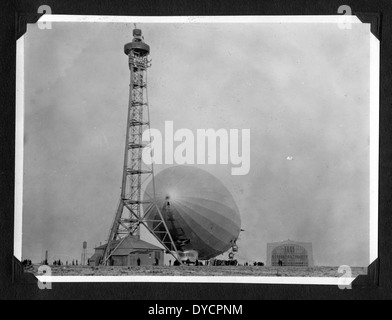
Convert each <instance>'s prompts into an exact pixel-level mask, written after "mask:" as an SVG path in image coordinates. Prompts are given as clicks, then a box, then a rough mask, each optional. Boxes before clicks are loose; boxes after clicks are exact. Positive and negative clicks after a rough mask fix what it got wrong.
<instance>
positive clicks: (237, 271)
mask: <svg viewBox="0 0 392 320" xmlns="http://www.w3.org/2000/svg"><path fill="white" fill-rule="evenodd" d="M38 267H39V265H34V266H33V267H32V268H30V269H29V270H26V271H27V272H32V273H34V274H35V275H37V273H38ZM51 268H52V276H255V277H276V276H281V277H341V276H342V274H341V273H338V267H313V268H303V267H302V268H301V267H265V266H263V267H261V266H197V267H196V266H178V267H173V266H171V267H169V266H145V267H143V266H142V267H88V266H61V267H59V266H51ZM351 270H352V277H357V276H358V275H361V274H367V268H363V267H353V268H351Z"/></svg>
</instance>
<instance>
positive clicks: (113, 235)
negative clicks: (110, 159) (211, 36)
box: [101, 29, 178, 264]
mask: <svg viewBox="0 0 392 320" xmlns="http://www.w3.org/2000/svg"><path fill="white" fill-rule="evenodd" d="M124 53H125V54H126V55H127V56H128V59H129V69H130V77H131V78H130V90H129V104H128V115H127V131H126V140H125V152H124V168H123V175H122V185H121V197H120V201H119V204H118V207H117V210H116V213H115V217H114V221H113V224H112V227H111V229H110V233H109V237H108V243H107V246H106V249H105V253H104V256H103V259H102V261H101V263H102V264H107V262H108V259H109V258H110V255H111V252H113V251H114V250H115V249H116V247H115V248H113V243H117V242H118V241H117V242H115V241H116V240H123V239H125V237H126V236H128V235H132V236H136V237H140V225H144V226H145V227H146V229H147V230H148V231H150V232H151V234H152V235H154V236H155V238H156V239H157V240H158V241H159V242H160V243H161V244H162V245H163V246H164V248H165V249H166V250H167V252H168V253H171V254H173V252H172V250H171V249H173V248H174V250H173V251H174V252H175V255H174V254H173V256H174V257H175V258H176V259H178V258H177V257H178V252H177V248H176V247H175V245H174V242H173V239H172V237H171V235H170V233H169V231H168V228H167V226H166V223H165V221H164V219H163V217H162V213H161V212H160V210H159V208H158V206H156V204H155V203H154V199H155V194H154V195H150V199H142V192H143V186H144V184H145V182H146V181H147V180H148V179H153V185H154V170H153V165H150V166H148V165H146V164H145V163H144V162H143V160H142V154H143V149H144V148H145V147H146V146H147V145H148V143H145V142H143V139H142V135H143V132H144V131H145V130H146V129H149V128H150V114H149V106H148V95H147V69H148V68H149V67H150V66H151V63H150V61H149V60H148V55H149V53H150V47H149V46H148V45H147V44H146V43H145V42H144V38H143V36H142V32H141V30H140V29H134V30H133V40H132V42H130V43H127V44H126V45H125V46H124ZM150 142H151V137H150ZM154 193H155V185H154ZM153 206H156V207H157V209H158V210H159V216H160V219H159V220H156V222H158V225H159V226H161V225H163V226H164V228H163V229H164V231H158V227H157V228H154V230H152V229H150V228H149V227H148V225H147V223H146V222H147V221H146V220H145V217H146V215H147V214H148V212H149V211H150V210H151V208H152V207H153ZM143 208H146V210H143ZM160 230H162V228H160ZM159 232H163V233H165V234H164V237H165V239H166V242H164V241H161V240H160V239H159V237H158V235H157V233H159ZM168 242H170V243H171V244H172V246H171V248H170V249H169V248H168V246H167V245H166V244H167V243H168ZM120 244H121V241H120V242H118V244H117V246H119V245H120ZM169 247H170V246H169ZM176 256H177V257H176Z"/></svg>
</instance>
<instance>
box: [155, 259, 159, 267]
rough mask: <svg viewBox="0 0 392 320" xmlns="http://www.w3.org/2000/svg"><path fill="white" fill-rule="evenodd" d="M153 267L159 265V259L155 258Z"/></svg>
mask: <svg viewBox="0 0 392 320" xmlns="http://www.w3.org/2000/svg"><path fill="white" fill-rule="evenodd" d="M155 265H156V266H157V265H159V259H158V258H155Z"/></svg>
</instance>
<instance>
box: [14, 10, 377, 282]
mask: <svg viewBox="0 0 392 320" xmlns="http://www.w3.org/2000/svg"><path fill="white" fill-rule="evenodd" d="M346 18H347V19H342V16H337V15H336V16H329V17H326V16H325V17H316V16H313V17H312V16H285V17H262V16H254V17H171V18H170V17H168V18H164V17H108V16H103V17H94V18H91V17H76V16H57V17H56V16H55V15H44V16H43V17H42V18H41V19H40V20H39V21H38V23H35V24H28V26H27V32H26V33H25V34H24V35H23V37H22V38H20V39H19V40H18V46H17V128H16V129H17V132H16V136H17V140H16V144H17V145H16V155H17V159H16V170H17V171H16V195H15V196H16V211H15V236H14V237H15V247H14V251H15V256H16V257H17V258H19V259H20V261H21V262H22V264H23V266H24V270H25V272H28V273H32V274H34V275H35V276H37V277H38V278H39V279H40V277H42V279H45V276H46V277H47V276H48V274H50V281H52V282H54V283H55V282H100V281H109V280H110V281H112V282H134V281H136V282H141V281H142V282H144V281H146V282H149V281H151V282H211V283H217V282H218V283H219V282H225V283H238V282H239V283H272V284H273V283H281V284H282V283H283V284H290V283H292V284H293V283H295V284H325V285H339V284H340V285H342V284H343V285H346V286H349V285H350V283H351V282H352V281H353V280H354V279H355V278H356V277H357V276H359V275H366V274H367V268H368V266H369V265H370V264H371V263H372V262H373V261H374V260H375V259H377V245H378V235H377V230H378V229H377V228H378V226H377V216H378V212H377V210H378V207H377V198H378V158H377V157H378V76H379V70H378V64H379V60H378V59H379V41H378V39H377V38H376V37H375V36H374V35H373V34H372V32H371V30H370V27H371V26H370V24H369V23H363V22H361V21H360V20H359V19H358V18H357V17H355V16H350V17H346ZM42 282H44V280H42Z"/></svg>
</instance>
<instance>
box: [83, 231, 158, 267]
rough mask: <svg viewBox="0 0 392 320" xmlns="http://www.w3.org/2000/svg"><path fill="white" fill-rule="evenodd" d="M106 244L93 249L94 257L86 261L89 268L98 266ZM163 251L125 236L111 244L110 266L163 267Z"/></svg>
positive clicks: (137, 238) (136, 238)
mask: <svg viewBox="0 0 392 320" xmlns="http://www.w3.org/2000/svg"><path fill="white" fill-rule="evenodd" d="M106 246H107V244H104V245H102V246H99V247H97V248H95V253H94V255H93V256H92V257H91V258H90V259H88V264H89V266H98V265H99V264H100V263H101V261H102V258H103V255H104V253H105V249H106ZM163 259H164V249H162V248H160V247H157V246H155V245H153V244H151V243H148V242H146V241H143V240H140V238H139V237H138V236H127V237H126V238H125V239H123V240H122V239H120V240H115V241H113V242H112V243H111V255H110V258H109V265H111V266H138V265H140V266H152V265H158V266H163Z"/></svg>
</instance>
